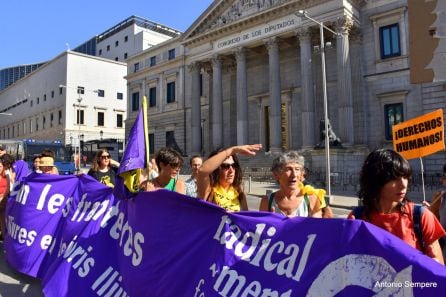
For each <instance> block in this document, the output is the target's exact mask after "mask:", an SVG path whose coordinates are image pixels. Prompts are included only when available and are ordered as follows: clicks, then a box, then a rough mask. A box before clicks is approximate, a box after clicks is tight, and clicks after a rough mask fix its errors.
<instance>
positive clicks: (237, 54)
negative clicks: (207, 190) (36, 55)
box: [126, 0, 446, 176]
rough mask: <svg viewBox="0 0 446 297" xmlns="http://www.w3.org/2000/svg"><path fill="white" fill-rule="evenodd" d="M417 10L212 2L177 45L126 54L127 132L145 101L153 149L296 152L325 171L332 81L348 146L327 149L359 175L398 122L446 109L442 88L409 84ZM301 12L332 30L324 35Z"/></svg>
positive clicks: (401, 2) (336, 1)
mask: <svg viewBox="0 0 446 297" xmlns="http://www.w3.org/2000/svg"><path fill="white" fill-rule="evenodd" d="M409 2H411V1H405V0H389V1H363V0H347V1H345V0H342V1H341V0H330V1H326V0H309V1H300V0H273V1H214V2H213V3H212V4H211V5H210V6H209V7H208V8H207V9H206V10H205V11H204V12H203V13H202V14H201V16H200V17H199V18H198V19H197V20H196V21H195V22H194V23H193V24H192V25H191V26H190V27H189V28H188V29H187V31H186V32H185V33H184V34H182V35H181V36H180V37H178V38H175V39H171V40H168V41H165V42H164V43H161V44H159V45H157V46H154V47H151V48H149V49H147V50H145V51H144V52H142V53H140V54H137V55H135V56H133V57H131V58H129V60H128V75H127V80H128V102H129V103H128V122H127V123H126V129H127V133H128V130H129V129H130V127H131V124H132V122H133V121H134V118H135V116H136V112H137V109H136V106H137V104H136V102H138V100H140V98H141V97H142V96H143V95H145V96H147V98H149V102H150V107H149V110H148V112H149V130H150V139H151V140H152V141H151V143H152V144H153V147H152V151H154V150H155V151H156V150H157V149H159V148H160V147H162V146H165V145H168V144H171V143H173V142H175V143H176V145H177V146H178V147H179V148H180V149H181V151H182V152H183V154H185V155H192V154H195V153H202V154H204V155H207V154H208V153H209V152H210V151H212V150H214V149H216V148H219V147H222V146H230V145H235V144H247V143H262V144H263V147H264V150H265V151H266V152H267V154H266V155H264V157H265V158H266V157H267V156H269V155H270V153H274V152H280V151H283V150H290V149H293V150H299V151H301V152H302V153H303V154H304V155H305V156H306V160H307V164H308V166H309V167H310V168H311V169H312V170H313V172H321V173H322V172H324V171H325V156H324V149H323V143H322V138H323V137H321V136H322V135H321V134H322V133H321V132H322V131H321V130H323V125H322V122H321V120H322V119H324V116H325V114H324V92H323V90H324V88H323V87H324V83H323V82H324V78H326V90H327V102H328V118H329V120H330V123H331V127H332V129H333V131H334V132H335V134H336V135H337V136H338V137H339V138H340V140H341V143H342V147H341V146H338V147H332V149H331V151H330V156H331V170H332V172H333V173H334V174H335V175H336V174H337V173H338V172H343V173H351V176H357V173H358V170H359V167H360V165H361V164H362V162H363V160H364V158H365V156H366V155H367V154H368V152H369V151H370V150H372V149H375V148H380V147H389V148H391V147H392V134H391V126H392V125H393V124H396V123H398V122H401V121H404V120H407V119H410V118H413V117H416V116H419V115H421V114H424V113H427V112H429V111H432V110H434V109H437V108H445V107H446V99H445V98H446V97H445V96H441V94H444V83H442V82H432V80H431V82H426V83H423V84H421V83H413V82H411V68H410V66H411V59H413V58H415V56H416V55H418V54H417V53H414V52H411V50H410V42H409V40H410V38H411V36H410V34H411V32H410V31H409V28H410V26H409V16H410V13H411V11H410V7H409V6H410V5H409V4H408V3H409ZM412 2H413V1H412ZM415 2H416V1H415ZM430 2H431V4H428V6H427V8H426V9H432V10H433V9H434V8H435V4H434V2H435V1H433V2H432V1H430ZM412 4H413V3H412ZM429 5H430V6H429ZM412 9H413V11H418V10H417V9H415V8H413V7H412ZM300 10H305V11H306V13H307V16H309V17H310V18H313V19H314V20H317V21H319V22H323V24H324V25H325V26H327V27H329V28H330V29H331V30H332V31H334V32H335V33H333V32H331V31H329V30H324V35H323V36H321V34H320V26H319V24H318V23H317V22H314V21H312V20H311V19H309V18H307V17H303V16H302V15H300V14H299V13H298V12H299V11H300ZM432 10H431V11H432ZM413 11H412V15H413V14H414V13H413ZM434 20H435V18H433V19H432V21H434ZM433 30H434V31H435V29H433ZM428 31H429V30H426V32H428ZM414 34H415V33H414ZM321 37H324V38H323V39H324V43H323V44H324V49H322V48H321ZM431 37H432V36H431ZM322 50H324V54H325V55H324V56H325V60H326V63H325V67H322V65H323V64H322V62H321V61H322V59H321V58H322V56H321V53H322V52H321V51H322ZM324 72H326V75H325V76H324V75H323V73H324ZM265 158H264V159H265ZM266 159H268V158H266ZM445 161H446V159H445V155H444V154H443V153H437V154H434V155H432V156H430V157H427V158H425V170H426V172H440V171H441V170H440V169H441V167H442V166H443V164H444V163H445ZM256 162H258V163H257V164H260V163H259V162H261V161H260V159H256ZM268 162H270V159H268ZM413 165H414V168H415V169H417V168H419V163H416V162H413ZM322 176H323V174H322Z"/></svg>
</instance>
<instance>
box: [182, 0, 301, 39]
mask: <svg viewBox="0 0 446 297" xmlns="http://www.w3.org/2000/svg"><path fill="white" fill-rule="evenodd" d="M287 2H296V0H234V1H227V0H218V1H214V2H213V3H212V4H211V5H210V6H209V7H208V8H207V9H206V11H204V12H203V13H202V14H201V16H200V17H199V18H198V19H197V20H196V21H195V22H194V23H193V24H192V25H191V26H190V27H189V29H187V31H186V32H185V33H184V34H183V40H187V39H191V38H194V37H196V36H199V35H202V34H204V33H206V32H209V31H212V30H218V29H219V28H223V27H225V26H228V25H230V24H232V23H235V22H238V21H241V20H243V19H247V18H249V17H250V16H253V15H256V14H259V13H261V12H263V11H266V10H269V9H273V8H274V7H277V6H280V5H283V4H285V3H287Z"/></svg>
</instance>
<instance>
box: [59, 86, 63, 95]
mask: <svg viewBox="0 0 446 297" xmlns="http://www.w3.org/2000/svg"><path fill="white" fill-rule="evenodd" d="M62 94H63V88H62V87H59V95H62Z"/></svg>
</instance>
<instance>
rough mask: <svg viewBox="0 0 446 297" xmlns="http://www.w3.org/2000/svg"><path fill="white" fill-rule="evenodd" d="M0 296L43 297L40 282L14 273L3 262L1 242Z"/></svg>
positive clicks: (0, 245) (0, 243) (1, 243)
mask: <svg viewBox="0 0 446 297" xmlns="http://www.w3.org/2000/svg"><path fill="white" fill-rule="evenodd" d="M0 296H1V297H19V296H23V297H25V296H26V297H40V296H43V294H42V288H41V286H40V281H39V280H36V279H34V278H31V277H28V276H26V275H23V274H21V273H18V272H16V271H15V270H14V269H12V268H11V267H9V265H8V264H7V263H6V261H5V254H4V252H3V242H0Z"/></svg>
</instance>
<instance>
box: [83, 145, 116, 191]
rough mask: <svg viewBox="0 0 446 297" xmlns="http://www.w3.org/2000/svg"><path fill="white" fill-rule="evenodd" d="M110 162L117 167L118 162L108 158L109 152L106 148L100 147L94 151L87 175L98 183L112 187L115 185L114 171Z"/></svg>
mask: <svg viewBox="0 0 446 297" xmlns="http://www.w3.org/2000/svg"><path fill="white" fill-rule="evenodd" d="M112 164H113V166H115V167H119V163H118V162H116V161H113V160H112V159H111V158H110V153H109V152H108V151H107V150H106V149H101V150H99V151H98V152H97V153H96V156H95V157H94V159H93V164H92V167H91V169H90V170H89V171H88V175H90V176H92V177H93V178H94V179H96V180H97V181H99V182H100V183H102V184H104V185H106V186H109V187H112V188H113V187H114V186H115V179H116V172H115V170H114V168H112Z"/></svg>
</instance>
